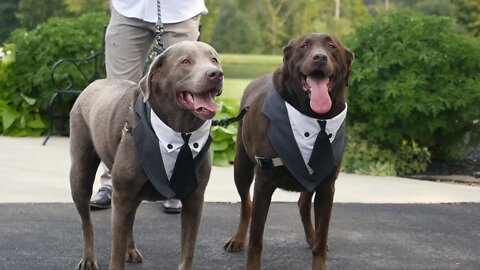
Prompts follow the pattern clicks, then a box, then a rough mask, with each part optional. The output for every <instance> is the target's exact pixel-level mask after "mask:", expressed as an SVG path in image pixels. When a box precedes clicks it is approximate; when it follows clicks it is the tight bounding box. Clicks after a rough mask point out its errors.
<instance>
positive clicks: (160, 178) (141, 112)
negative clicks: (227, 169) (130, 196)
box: [132, 94, 212, 198]
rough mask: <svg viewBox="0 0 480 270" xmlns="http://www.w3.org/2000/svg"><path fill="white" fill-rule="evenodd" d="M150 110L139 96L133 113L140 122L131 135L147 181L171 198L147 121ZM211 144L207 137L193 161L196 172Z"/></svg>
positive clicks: (159, 156)
mask: <svg viewBox="0 0 480 270" xmlns="http://www.w3.org/2000/svg"><path fill="white" fill-rule="evenodd" d="M150 110H151V108H150V106H147V104H146V103H144V102H143V94H140V95H139V96H138V98H137V100H136V102H135V112H136V113H137V115H138V116H139V117H140V121H139V123H138V125H137V126H136V127H134V128H133V129H132V135H133V138H134V140H135V146H136V148H137V153H138V156H139V158H140V163H141V164H142V167H143V171H144V172H145V174H146V175H147V178H148V180H149V181H150V182H151V183H152V185H153V186H154V187H155V189H156V190H157V191H158V192H159V193H160V194H161V195H162V196H164V197H166V198H173V197H175V196H176V194H175V192H174V191H173V190H172V189H171V188H170V186H169V179H168V177H167V173H166V172H165V167H164V164H163V159H162V154H161V152H160V148H159V147H160V146H159V142H158V138H157V135H155V131H153V128H152V126H151V124H150V120H149V119H150V117H149V115H150ZM211 143H212V138H211V136H208V139H207V142H206V143H205V145H204V146H203V148H202V149H201V150H200V152H199V153H198V154H197V156H196V157H195V158H194V159H193V162H194V164H195V170H196V171H198V168H199V166H200V164H202V160H203V158H204V157H205V154H206V153H207V152H208V150H209V147H210V144H211ZM192 181H193V179H192Z"/></svg>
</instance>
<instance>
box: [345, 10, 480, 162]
mask: <svg viewBox="0 0 480 270" xmlns="http://www.w3.org/2000/svg"><path fill="white" fill-rule="evenodd" d="M454 29H455V24H454V22H453V21H452V20H451V19H448V18H446V17H435V16H424V15H419V14H416V13H414V12H409V11H405V12H398V13H389V14H385V15H383V16H381V17H379V18H378V19H376V20H374V21H373V22H371V23H368V24H365V25H363V26H361V27H359V28H358V29H357V30H356V32H355V34H354V35H352V37H351V38H350V39H349V40H348V41H347V44H349V46H350V48H351V49H352V50H353V51H354V52H355V54H356V60H355V64H354V67H353V70H354V72H353V74H352V76H351V86H350V89H349V95H348V99H349V100H350V104H351V106H350V112H349V119H350V123H366V124H367V128H368V137H369V139H370V140H373V141H376V142H377V143H378V144H379V145H381V146H382V147H383V148H385V149H390V150H393V151H395V150H397V149H399V147H400V146H401V142H402V141H403V140H407V141H414V142H416V143H418V144H419V145H421V146H426V147H428V148H429V149H430V151H432V154H433V157H434V158H440V159H456V158H459V155H460V154H461V153H462V150H463V149H464V147H465V146H466V144H465V136H466V135H467V134H469V135H470V139H471V142H472V143H474V142H476V143H478V139H479V138H478V136H479V135H478V134H479V133H480V126H479V123H478V120H479V116H480V106H479V104H480V76H478V74H479V71H480V66H479V65H480V64H479V63H480V40H478V39H475V38H472V37H468V36H464V35H459V34H456V33H455V30H454ZM432 33H435V34H432Z"/></svg>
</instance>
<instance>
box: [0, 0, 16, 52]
mask: <svg viewBox="0 0 480 270" xmlns="http://www.w3.org/2000/svg"><path fill="white" fill-rule="evenodd" d="M17 8H18V3H17V0H3V1H2V2H1V3H0V25H1V26H2V27H1V28H0V45H1V44H2V43H3V41H4V40H5V39H7V37H8V35H9V34H10V32H11V31H12V30H13V29H15V28H16V27H17V26H18V21H17V19H16V18H15V11H17Z"/></svg>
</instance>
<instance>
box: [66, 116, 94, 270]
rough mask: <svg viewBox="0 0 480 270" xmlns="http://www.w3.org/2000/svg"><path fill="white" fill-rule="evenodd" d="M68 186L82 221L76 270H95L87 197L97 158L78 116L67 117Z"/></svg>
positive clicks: (92, 235) (92, 231) (90, 193)
mask: <svg viewBox="0 0 480 270" xmlns="http://www.w3.org/2000/svg"><path fill="white" fill-rule="evenodd" d="M70 122H71V127H70V153H71V157H72V164H71V168H70V187H71V193H72V199H73V202H74V204H75V207H76V208H77V211H78V213H79V215H80V218H81V221H82V233H83V258H82V261H81V262H80V263H79V265H78V266H77V269H78V270H96V269H98V266H97V264H96V258H95V250H94V230H93V223H92V217H91V215H90V197H91V196H92V187H93V182H94V181H95V173H96V171H97V168H98V165H99V164H100V158H99V157H98V155H97V154H96V152H95V149H94V146H93V142H92V140H91V138H90V134H89V131H88V128H87V126H86V124H85V122H84V121H83V119H82V118H81V117H80V116H79V115H72V117H71V118H70Z"/></svg>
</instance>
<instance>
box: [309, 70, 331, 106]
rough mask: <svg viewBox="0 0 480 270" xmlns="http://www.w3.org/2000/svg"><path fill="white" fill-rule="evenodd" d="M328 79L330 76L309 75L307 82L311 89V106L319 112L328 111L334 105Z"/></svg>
mask: <svg viewBox="0 0 480 270" xmlns="http://www.w3.org/2000/svg"><path fill="white" fill-rule="evenodd" d="M328 80H329V79H328V78H323V79H316V78H311V77H307V83H308V85H310V90H311V96H310V108H312V110H313V111H314V112H316V113H318V114H324V113H327V112H328V111H330V108H331V107H332V100H331V99H330V95H329V94H328Z"/></svg>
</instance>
